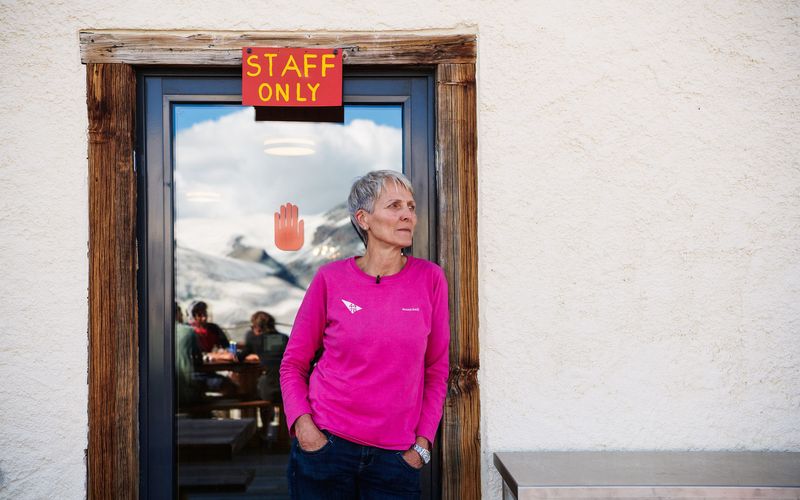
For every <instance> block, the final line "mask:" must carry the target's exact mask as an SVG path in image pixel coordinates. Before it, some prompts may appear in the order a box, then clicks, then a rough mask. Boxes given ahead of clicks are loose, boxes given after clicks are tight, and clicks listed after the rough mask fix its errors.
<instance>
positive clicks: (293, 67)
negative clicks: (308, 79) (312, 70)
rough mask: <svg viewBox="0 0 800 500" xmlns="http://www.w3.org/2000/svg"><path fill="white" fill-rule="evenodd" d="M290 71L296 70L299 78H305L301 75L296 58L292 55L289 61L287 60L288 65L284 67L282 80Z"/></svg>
mask: <svg viewBox="0 0 800 500" xmlns="http://www.w3.org/2000/svg"><path fill="white" fill-rule="evenodd" d="M290 69H291V70H294V72H295V73H297V76H298V77H302V76H303V74H302V73H300V68H299V67H298V66H297V61H295V60H294V56H291V55H290V56H289V59H287V60H286V65H285V66H284V67H283V71H282V72H281V78H283V75H285V74H286V72H287V71H289V70H290Z"/></svg>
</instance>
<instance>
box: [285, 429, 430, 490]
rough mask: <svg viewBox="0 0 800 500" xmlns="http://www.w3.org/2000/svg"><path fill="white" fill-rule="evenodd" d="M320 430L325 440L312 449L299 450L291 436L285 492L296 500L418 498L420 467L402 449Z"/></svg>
mask: <svg viewBox="0 0 800 500" xmlns="http://www.w3.org/2000/svg"><path fill="white" fill-rule="evenodd" d="M322 432H323V433H325V435H326V436H327V437H328V442H327V443H326V444H325V446H323V447H322V448H320V449H319V450H316V451H311V452H308V451H303V449H302V448H300V445H299V444H298V442H297V438H293V439H292V451H291V454H290V456H289V470H288V471H287V476H288V478H289V493H290V495H291V497H292V498H293V499H296V500H317V499H326V500H328V499H330V500H334V499H335V500H352V499H363V500H383V499H412V498H413V499H419V498H420V482H419V477H420V470H419V469H415V468H414V467H412V466H411V465H409V464H408V462H406V461H405V459H404V458H403V452H402V451H396V450H384V449H383V448H375V447H373V446H365V445H361V444H356V443H353V442H351V441H348V440H346V439H343V438H340V437H339V436H334V435H333V434H331V433H330V432H328V431H327V430H323V431H322Z"/></svg>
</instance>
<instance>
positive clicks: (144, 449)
mask: <svg viewBox="0 0 800 500" xmlns="http://www.w3.org/2000/svg"><path fill="white" fill-rule="evenodd" d="M240 78H241V77H240V74H239V73H238V71H231V70H229V69H224V70H222V69H221V70H208V69H198V70H195V71H192V70H144V71H139V72H137V110H136V111H137V113H136V115H137V116H136V124H137V125H136V127H137V130H136V132H137V133H136V137H137V140H136V149H135V152H134V165H135V169H136V175H137V192H138V193H139V196H138V199H137V242H138V245H137V250H138V259H139V260H138V263H139V265H138V269H137V285H138V290H139V318H140V321H139V344H140V345H139V352H140V358H139V373H140V381H139V382H140V383H139V409H140V411H139V445H140V448H139V449H140V489H139V491H140V498H142V499H147V500H161V499H171V498H174V497H175V495H176V494H177V487H176V478H177V475H176V462H175V450H174V411H175V395H174V366H173V360H174V355H173V346H174V339H173V335H174V333H173V325H174V318H173V314H174V310H173V306H172V304H174V286H173V283H174V273H173V258H174V257H173V253H174V247H173V245H174V237H173V212H174V206H173V197H172V196H173V189H172V164H173V162H172V137H171V127H170V126H164V125H165V124H170V125H171V124H172V117H171V109H172V104H174V103H180V102H194V103H197V102H215V103H232V104H239V103H240V102H241V80H240ZM433 85H434V81H433V75H432V72H431V71H428V70H425V69H419V70H417V69H409V70H399V71H380V72H375V71H369V70H358V69H349V68H345V76H344V102H345V104H367V103H372V104H401V105H402V109H403V118H402V119H403V171H404V173H405V174H406V175H407V176H408V177H409V179H411V182H412V184H413V185H414V189H415V192H416V193H417V196H416V198H417V208H418V214H419V224H418V231H417V235H416V236H415V245H414V247H413V248H412V252H413V254H414V255H415V256H417V257H422V258H427V259H430V260H435V256H436V255H437V248H436V245H437V238H436V235H437V221H436V213H437V210H436V203H437V200H436V192H437V189H436V186H435V182H436V171H435V163H434V134H435V124H434V109H435V108H434V105H435V103H434V102H433V97H434V87H433ZM344 197H346V193H343V199H344ZM164 381H169V383H164ZM440 467H441V454H440V453H439V450H438V449H436V448H434V456H433V461H432V464H431V467H427V468H426V469H425V470H424V471H423V477H422V486H423V499H439V498H440V496H441V485H440V481H439V477H440Z"/></svg>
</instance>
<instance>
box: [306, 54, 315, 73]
mask: <svg viewBox="0 0 800 500" xmlns="http://www.w3.org/2000/svg"><path fill="white" fill-rule="evenodd" d="M312 57H313V58H314V59H316V58H317V55H316V54H303V75H304V76H305V77H306V78H308V69H309V68H316V67H317V65H316V64H312V63H310V62H308V60H309V59H311V58H312Z"/></svg>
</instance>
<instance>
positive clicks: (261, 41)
mask: <svg viewBox="0 0 800 500" xmlns="http://www.w3.org/2000/svg"><path fill="white" fill-rule="evenodd" d="M80 44H81V61H82V62H83V63H84V64H91V63H95V64H96V63H125V64H133V65H170V66H182V65H190V66H198V65H205V66H239V65H241V64H242V53H241V51H242V47H245V46H261V47H309V48H313V47H324V48H341V49H343V51H344V54H343V57H344V64H360V65H364V64H373V65H374V64H380V65H424V64H442V63H472V62H475V58H476V55H477V51H476V37H475V35H463V34H458V35H441V34H427V33H424V32H423V33H392V32H389V33H386V32H383V33H374V32H371V33H358V32H348V33H338V34H337V33H306V34H303V33H274V34H273V33H264V32H254V33H248V32H240V31H206V32H192V31H124V30H108V31H96V30H83V31H81V32H80Z"/></svg>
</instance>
